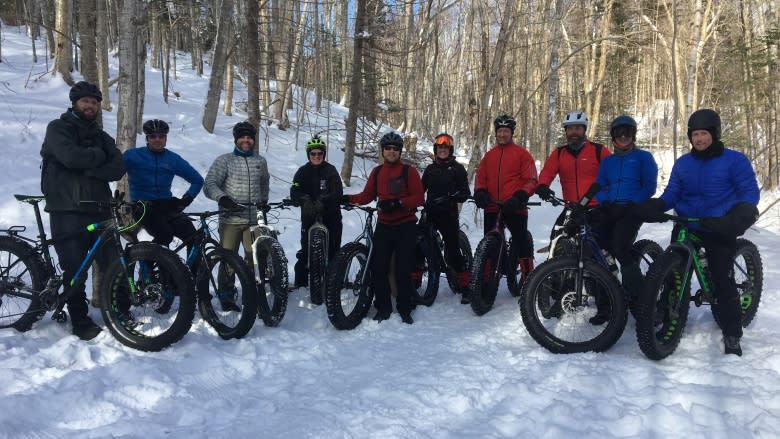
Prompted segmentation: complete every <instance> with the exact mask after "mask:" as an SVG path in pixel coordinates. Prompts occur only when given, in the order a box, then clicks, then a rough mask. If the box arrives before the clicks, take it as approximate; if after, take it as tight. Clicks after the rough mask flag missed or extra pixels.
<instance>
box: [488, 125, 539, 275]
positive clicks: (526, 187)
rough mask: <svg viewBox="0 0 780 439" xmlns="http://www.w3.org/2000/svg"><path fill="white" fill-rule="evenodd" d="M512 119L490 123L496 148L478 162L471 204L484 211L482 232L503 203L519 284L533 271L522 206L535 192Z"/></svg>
mask: <svg viewBox="0 0 780 439" xmlns="http://www.w3.org/2000/svg"><path fill="white" fill-rule="evenodd" d="M515 125H516V123H515V119H514V118H513V117H512V116H510V115H508V114H502V115H500V116H498V117H497V118H496V120H495V121H494V122H493V126H494V127H495V130H496V143H497V144H496V145H495V146H494V147H493V148H492V149H491V150H490V151H488V152H487V153H486V154H485V156H484V157H483V158H482V161H481V162H480V163H479V168H478V169H477V176H476V181H475V183H474V203H475V204H476V205H477V207H479V208H482V209H485V217H484V220H485V223H484V232H485V233H487V232H489V231H490V230H492V229H493V226H494V225H495V223H496V217H497V216H498V209H499V208H498V205H497V204H495V203H494V201H501V202H503V203H504V204H503V207H502V208H501V209H502V215H503V218H504V223H505V224H506V226H507V228H508V229H509V232H510V233H511V234H512V245H513V246H518V247H517V248H518V250H519V251H518V253H517V254H518V255H519V256H520V273H521V283H522V282H525V279H526V277H527V276H528V273H530V272H531V271H532V270H533V268H534V259H533V251H534V248H533V242H529V240H528V209H526V208H525V203H526V202H527V201H528V197H530V196H531V195H533V193H534V191H535V190H536V184H537V180H536V164H535V163H534V158H533V157H532V156H531V153H529V152H528V151H527V150H526V149H525V148H523V147H521V146H520V145H517V144H515V143H514V142H512V136H513V134H514V132H515Z"/></svg>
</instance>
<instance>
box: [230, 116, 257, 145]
mask: <svg viewBox="0 0 780 439" xmlns="http://www.w3.org/2000/svg"><path fill="white" fill-rule="evenodd" d="M256 135H257V130H256V129H255V127H254V125H252V124H251V123H249V122H247V121H244V122H239V123H237V124H236V125H235V126H233V141H236V140H238V138H239V137H243V136H249V137H251V138H253V139H254V138H255V136H256Z"/></svg>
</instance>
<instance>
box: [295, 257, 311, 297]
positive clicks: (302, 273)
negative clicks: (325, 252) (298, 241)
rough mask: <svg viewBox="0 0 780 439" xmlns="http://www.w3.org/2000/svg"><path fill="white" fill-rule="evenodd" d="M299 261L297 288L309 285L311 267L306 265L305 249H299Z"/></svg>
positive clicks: (297, 262)
mask: <svg viewBox="0 0 780 439" xmlns="http://www.w3.org/2000/svg"><path fill="white" fill-rule="evenodd" d="M295 255H296V256H297V258H298V261H296V262H295V283H294V284H293V285H295V288H301V287H308V286H309V269H308V268H307V267H306V261H305V259H304V254H303V250H298V253H296V254H295Z"/></svg>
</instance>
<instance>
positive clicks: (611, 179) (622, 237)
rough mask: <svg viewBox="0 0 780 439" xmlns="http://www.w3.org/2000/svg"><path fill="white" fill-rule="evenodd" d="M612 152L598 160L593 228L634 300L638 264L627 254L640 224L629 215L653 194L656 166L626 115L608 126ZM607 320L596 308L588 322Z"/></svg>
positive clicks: (639, 273) (638, 285)
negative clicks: (638, 204)
mask: <svg viewBox="0 0 780 439" xmlns="http://www.w3.org/2000/svg"><path fill="white" fill-rule="evenodd" d="M609 132H610V136H611V137H612V146H613V147H614V153H613V154H612V155H610V156H608V157H606V158H604V160H602V161H601V165H600V166H599V173H598V175H597V176H596V182H597V183H598V184H599V185H600V187H601V189H600V190H599V192H597V193H596V199H597V200H598V202H599V204H598V206H597V207H596V208H595V209H594V211H593V212H592V214H591V215H592V219H593V224H594V227H596V228H597V231H599V232H600V235H601V236H600V239H599V245H600V246H601V247H602V248H605V249H608V250H609V251H610V253H611V254H612V255H613V256H614V257H615V259H617V260H618V262H620V273H621V277H622V281H623V288H625V289H626V291H627V292H628V293H629V296H630V297H635V296H636V295H637V294H638V292H639V290H640V289H641V287H642V281H643V280H644V278H643V276H642V271H641V270H640V268H639V261H638V260H636V258H635V256H634V255H633V254H632V253H631V246H632V244H633V243H634V241H635V240H636V236H637V233H638V232H639V228H640V227H641V226H642V221H641V220H640V219H638V218H636V217H635V216H634V215H633V214H632V210H633V209H634V206H635V205H636V203H639V202H642V201H645V200H647V199H648V198H650V197H652V196H653V194H655V189H656V185H657V179H658V166H657V165H656V164H655V159H653V155H652V154H650V153H649V152H647V151H644V150H642V149H639V148H637V146H636V132H637V123H636V121H635V120H634V118H632V117H630V116H626V115H622V116H618V117H616V118H615V119H614V120H613V121H612V123H611V124H610V130H609ZM608 320H609V310H608V309H606V308H605V307H599V311H598V313H597V314H596V315H595V316H594V317H592V318H591V319H590V322H591V323H593V324H594V325H600V324H603V323H605V322H606V321H608Z"/></svg>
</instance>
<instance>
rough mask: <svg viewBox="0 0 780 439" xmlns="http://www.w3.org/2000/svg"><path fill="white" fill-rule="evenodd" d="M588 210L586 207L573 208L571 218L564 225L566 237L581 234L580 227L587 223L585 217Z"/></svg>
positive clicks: (575, 206) (577, 205) (576, 206)
mask: <svg viewBox="0 0 780 439" xmlns="http://www.w3.org/2000/svg"><path fill="white" fill-rule="evenodd" d="M587 212H588V210H587V208H585V207H582V206H580V205H579V204H575V205H574V207H572V208H571V213H570V214H569V218H567V219H566V221H565V222H564V223H563V231H564V233H566V236H576V235H577V234H578V233H579V232H580V226H582V224H584V223H585V215H586V214H587Z"/></svg>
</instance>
